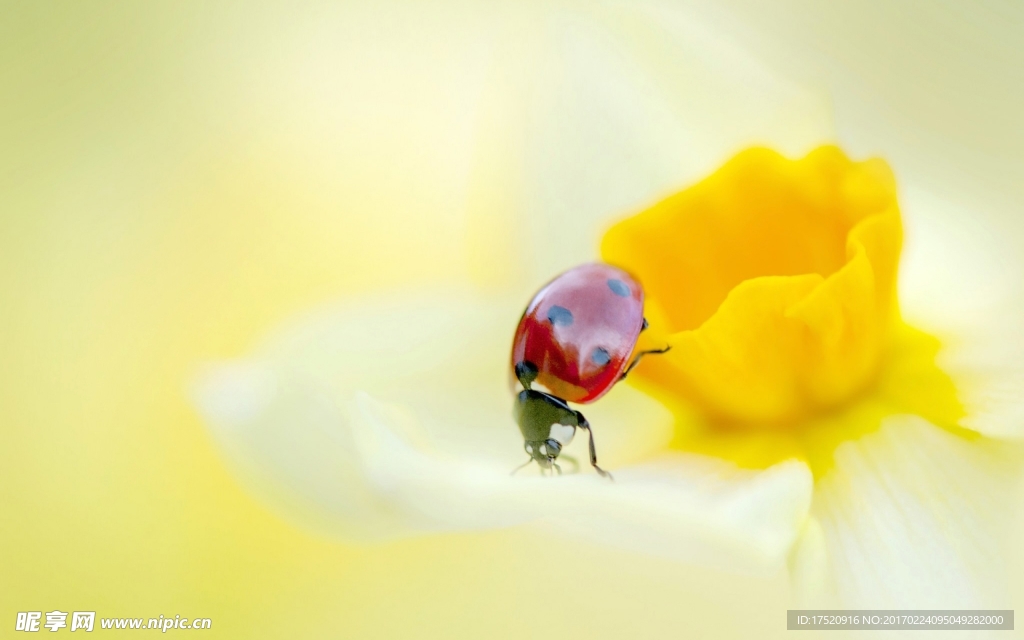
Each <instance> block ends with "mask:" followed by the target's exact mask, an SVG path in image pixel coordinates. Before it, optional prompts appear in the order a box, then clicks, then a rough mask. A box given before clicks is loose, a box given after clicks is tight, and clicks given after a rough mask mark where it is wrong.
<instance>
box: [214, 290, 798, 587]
mask: <svg viewBox="0 0 1024 640" xmlns="http://www.w3.org/2000/svg"><path fill="white" fill-rule="evenodd" d="M502 307H503V305H502V304H494V303H487V302H486V301H482V300H475V299H473V298H472V297H469V296H465V295H458V294H442V293H437V294H434V295H425V296H423V297H421V298H419V299H418V300H415V301H413V302H408V301H407V302H405V303H400V302H398V301H396V299H389V298H380V299H377V300H374V301H371V302H369V303H367V304H365V305H363V306H353V305H346V306H343V307H341V308H340V309H329V310H325V311H324V312H321V313H318V314H314V315H312V316H311V317H309V318H307V319H306V320H304V321H302V322H299V323H297V324H295V325H293V326H292V327H290V328H289V329H287V330H285V331H283V332H282V333H280V334H279V335H278V336H277V337H275V338H274V339H272V340H271V341H270V342H268V343H267V344H266V345H264V347H262V348H261V349H259V350H258V351H257V353H256V355H254V356H253V357H252V358H251V359H248V360H246V361H240V362H234V363H227V364H222V365H217V366H215V367H212V368H211V369H209V370H208V371H207V372H206V373H204V374H203V375H202V376H201V377H200V379H199V380H198V382H197V383H196V385H195V387H194V398H195V399H196V403H197V405H198V406H199V408H200V410H201V412H202V413H203V416H204V417H205V418H206V420H207V422H208V424H209V426H210V429H211V432H212V433H213V434H214V436H215V438H216V439H217V441H218V442H219V443H220V445H221V447H222V449H223V450H224V451H225V453H226V455H227V456H228V457H229V459H230V460H231V461H232V463H233V466H234V467H235V468H236V469H238V470H239V471H240V475H241V477H242V479H243V481H244V482H246V484H247V486H249V487H250V488H251V489H252V490H253V491H254V492H255V493H256V494H257V495H259V496H260V497H261V498H263V499H264V500H265V501H266V502H268V504H270V505H272V506H273V507H274V508H275V509H277V510H278V511H279V512H281V513H282V514H284V515H285V516H286V517H289V518H291V519H293V520H296V521H298V522H300V523H303V524H304V525H306V526H313V527H316V528H317V529H318V530H320V531H323V532H327V533H329V534H332V535H335V536H340V537H343V538H346V539H379V538H389V537H396V536H408V535H414V534H417V533H423V532H429V531H463V530H472V529H481V528H496V527H505V526H510V525H514V524H518V523H526V522H536V523H538V524H541V525H542V526H546V527H549V528H552V529H554V530H558V531H562V532H564V533H569V534H572V535H577V536H580V535H581V536H587V537H590V538H592V539H595V540H599V541H602V542H605V543H608V544H615V545H618V546H621V547H626V548H630V549H634V550H638V551H642V552H645V553H651V554H657V555H659V556H663V557H671V558H678V559H687V560H691V561H695V562H701V563H704V564H709V565H715V566H729V567H737V568H746V569H759V568H760V569H763V568H765V567H771V566H776V565H777V564H778V563H779V562H780V561H781V560H782V559H783V558H784V557H785V554H786V552H787V550H788V549H789V547H790V546H791V545H792V543H793V541H794V540H795V538H796V533H797V531H798V529H799V527H800V525H801V523H802V522H803V519H804V517H805V516H806V513H807V510H808V508H809V503H810V494H811V485H812V480H811V476H810V472H809V471H808V469H807V468H806V466H805V465H803V464H800V463H797V462H789V463H784V464H780V465H778V466H776V467H773V468H771V469H768V470H766V471H763V472H754V471H744V470H739V469H737V468H735V467H733V466H732V465H730V464H728V463H725V462H723V461H719V460H715V459H711V458H707V457H703V456H696V455H682V454H678V455H672V456H655V455H654V454H655V452H657V451H658V450H661V449H663V448H664V445H665V444H666V442H667V440H668V438H669V437H670V436H671V420H672V419H671V415H670V414H669V413H668V412H667V411H666V410H665V409H663V408H662V407H661V406H660V405H658V404H657V403H656V402H654V401H653V400H650V399H649V398H647V397H645V396H643V395H642V394H640V393H639V392H637V391H635V390H633V389H630V388H628V387H625V386H623V387H621V388H616V389H615V390H614V391H613V392H612V393H610V394H609V395H608V396H606V397H605V398H603V399H602V401H601V403H597V404H595V405H594V406H593V407H588V409H587V414H588V418H589V420H590V422H591V424H592V425H594V429H595V432H596V437H597V442H598V443H599V452H600V454H601V460H602V463H604V464H605V465H606V466H607V467H610V468H612V469H613V471H614V473H615V476H616V480H615V482H608V481H606V480H604V479H602V478H599V477H598V476H596V475H595V474H593V473H592V472H590V470H589V468H588V467H587V465H586V463H585V462H583V467H584V468H583V469H581V473H580V474H568V473H567V474H566V475H564V476H561V477H556V478H542V477H537V476H536V475H535V474H536V472H535V471H534V472H533V473H534V475H531V474H530V473H528V472H525V471H524V472H523V473H521V474H520V475H517V476H515V477H511V476H510V475H509V471H510V470H511V469H512V468H513V467H514V466H515V465H517V464H519V463H520V462H522V461H523V458H525V454H524V453H523V451H522V440H521V437H520V436H519V434H518V430H517V428H516V426H515V424H514V422H513V421H512V419H511V416H510V408H511V394H510V393H509V391H508V389H507V387H506V378H507V375H508V373H507V369H508V363H507V361H506V357H507V354H506V351H507V347H508V344H507V342H508V336H509V335H510V331H511V330H510V329H508V327H507V326H506V325H507V323H508V322H513V323H514V322H515V320H516V319H517V318H518V314H512V315H511V316H506V315H504V314H505V310H504V309H503V308H502ZM498 316H501V319H500V320H499V318H498ZM509 317H511V321H509V320H508V318H509ZM493 353H500V354H501V358H500V359H498V358H494V361H493V362H490V361H489V360H490V357H489V356H488V354H493ZM491 365H494V366H493V367H492V366H491ZM389 372H390V373H391V375H390V376H389V375H388V374H389ZM361 385H366V386H368V387H370V388H372V390H373V391H372V394H371V393H367V392H366V391H364V390H360V388H359V387H360V386H361ZM383 397H388V398H390V400H383V399H382V398H383ZM581 435H582V434H581ZM586 440H587V439H586V437H577V438H576V439H575V441H574V442H573V443H572V444H571V445H569V447H567V450H566V452H567V453H570V454H572V455H575V456H576V457H577V458H578V459H579V460H581V461H585V460H586V455H587V454H586V450H587V442H586ZM638 460H646V462H643V463H642V464H638V463H636V461H638ZM631 462H632V464H630V463H631ZM563 467H565V468H566V469H568V468H569V467H570V465H569V464H568V463H567V462H565V463H563Z"/></svg>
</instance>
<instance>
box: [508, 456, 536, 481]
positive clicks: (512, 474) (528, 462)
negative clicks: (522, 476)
mask: <svg viewBox="0 0 1024 640" xmlns="http://www.w3.org/2000/svg"><path fill="white" fill-rule="evenodd" d="M531 462H533V458H532V457H531V458H530V459H529V460H527V461H526V462H524V463H523V464H521V465H519V466H518V467H516V468H515V469H513V470H512V473H510V474H508V475H510V476H514V475H516V472H517V471H519V470H520V469H522V468H523V467H525V466H526V465H528V464H530V463H531Z"/></svg>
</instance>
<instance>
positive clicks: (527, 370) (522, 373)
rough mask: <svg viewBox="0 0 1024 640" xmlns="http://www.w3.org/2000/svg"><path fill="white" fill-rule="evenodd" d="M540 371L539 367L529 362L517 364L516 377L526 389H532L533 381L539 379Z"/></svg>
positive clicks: (524, 361)
mask: <svg viewBox="0 0 1024 640" xmlns="http://www.w3.org/2000/svg"><path fill="white" fill-rule="evenodd" d="M538 371H539V370H538V369H537V365H535V364H533V363H532V362H530V361H529V360H523V361H522V362H517V363H516V377H517V378H519V382H521V383H522V385H523V388H524V389H529V388H530V385H531V384H533V381H534V380H536V379H537V373H538Z"/></svg>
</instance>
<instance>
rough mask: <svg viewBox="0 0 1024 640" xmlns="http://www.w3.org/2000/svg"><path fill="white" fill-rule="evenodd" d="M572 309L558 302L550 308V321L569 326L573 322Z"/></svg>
mask: <svg viewBox="0 0 1024 640" xmlns="http://www.w3.org/2000/svg"><path fill="white" fill-rule="evenodd" d="M572 320H573V318H572V311H569V310H568V309H566V308H565V307H560V306H558V305H557V304H556V305H555V306H553V307H551V308H550V309H548V322H550V323H551V324H553V325H555V326H556V327H568V326H569V325H571V324H572Z"/></svg>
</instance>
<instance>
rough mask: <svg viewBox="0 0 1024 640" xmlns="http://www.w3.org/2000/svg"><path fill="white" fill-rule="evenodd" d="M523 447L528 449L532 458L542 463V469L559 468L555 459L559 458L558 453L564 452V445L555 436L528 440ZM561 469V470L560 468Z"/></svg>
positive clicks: (527, 451) (539, 463)
mask: <svg viewBox="0 0 1024 640" xmlns="http://www.w3.org/2000/svg"><path fill="white" fill-rule="evenodd" d="M523 448H524V449H526V453H528V454H529V455H530V458H531V459H533V460H534V461H536V462H537V464H538V465H540V468H541V469H548V470H550V469H552V468H554V469H558V465H557V464H556V463H555V460H557V459H558V454H560V453H561V452H562V445H561V444H560V443H559V442H558V441H557V440H555V439H554V438H548V439H547V440H527V441H526V442H525V443H523ZM559 471H561V470H560V469H559Z"/></svg>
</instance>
